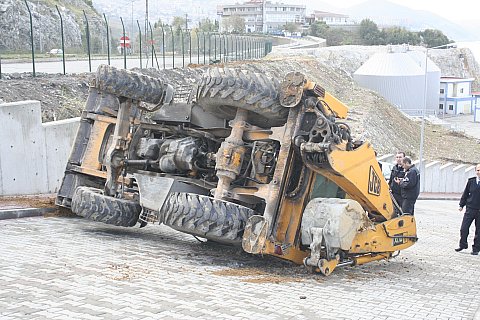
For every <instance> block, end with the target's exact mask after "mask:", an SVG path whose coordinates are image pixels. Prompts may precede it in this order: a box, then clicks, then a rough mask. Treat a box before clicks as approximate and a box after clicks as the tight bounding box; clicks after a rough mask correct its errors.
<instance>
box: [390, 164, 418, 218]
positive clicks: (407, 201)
mask: <svg viewBox="0 0 480 320" xmlns="http://www.w3.org/2000/svg"><path fill="white" fill-rule="evenodd" d="M402 163H403V169H404V170H405V177H404V178H403V179H401V178H395V182H397V183H398V185H399V186H400V190H401V192H402V198H403V201H402V211H403V212H404V213H410V214H411V215H413V214H414V211H415V202H416V201H417V198H418V195H419V194H420V171H418V169H417V167H415V165H414V164H412V159H410V158H409V157H405V158H403V160H402Z"/></svg>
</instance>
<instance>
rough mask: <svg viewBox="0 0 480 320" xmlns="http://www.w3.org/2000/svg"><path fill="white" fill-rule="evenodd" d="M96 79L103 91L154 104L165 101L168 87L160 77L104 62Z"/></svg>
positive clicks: (97, 85) (98, 70) (97, 84)
mask: <svg viewBox="0 0 480 320" xmlns="http://www.w3.org/2000/svg"><path fill="white" fill-rule="evenodd" d="M95 81H96V85H95V86H96V87H97V88H98V89H99V90H101V91H105V92H108V93H111V94H113V95H116V96H119V97H126V98H130V99H133V100H137V101H144V102H148V103H152V104H159V103H162V102H163V100H164V98H165V94H166V90H167V87H168V85H166V84H165V83H164V82H163V81H162V80H160V79H157V78H153V77H150V76H147V75H144V74H141V73H137V72H132V71H128V70H125V69H117V68H115V67H111V66H107V65H104V64H102V65H100V66H99V67H98V69H97V74H96V79H95Z"/></svg>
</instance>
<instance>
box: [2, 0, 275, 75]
mask: <svg viewBox="0 0 480 320" xmlns="http://www.w3.org/2000/svg"><path fill="white" fill-rule="evenodd" d="M24 3H25V6H26V8H27V11H26V12H27V14H28V18H29V19H28V20H29V28H28V31H26V30H27V28H24V29H21V30H23V31H24V33H28V37H27V36H26V35H25V34H24V35H23V36H24V38H25V39H27V38H28V40H29V47H30V50H29V51H30V52H29V53H28V55H27V54H25V53H24V54H23V55H22V58H23V59H22V60H23V61H25V59H26V60H27V61H28V64H30V65H31V66H27V65H26V64H25V62H23V63H21V64H22V65H21V66H20V67H19V66H18V64H16V65H15V67H14V66H13V64H11V63H10V61H9V62H8V63H7V62H6V59H5V58H4V59H3V60H2V56H1V51H0V78H1V77H2V70H3V72H4V74H5V73H12V72H30V71H31V73H32V75H33V76H34V77H35V76H36V73H37V72H48V73H63V74H66V73H77V72H86V71H89V72H92V70H95V68H96V66H98V65H99V64H102V63H105V64H108V65H114V66H117V67H123V68H125V69H126V68H129V69H130V68H158V69H173V68H179V67H182V68H183V67H186V66H188V65H189V64H214V63H224V62H228V61H236V60H247V59H248V60H250V59H260V58H262V57H264V56H265V55H267V54H268V53H269V52H271V50H272V40H271V38H269V37H268V36H266V35H263V34H232V33H219V32H215V31H209V32H207V31H201V30H199V29H191V30H189V29H183V28H181V27H172V26H171V25H164V24H158V23H155V24H154V26H153V27H152V24H151V23H150V22H145V21H143V22H142V21H138V20H136V27H137V28H136V29H137V30H135V31H136V32H135V33H136V34H135V35H133V33H134V30H132V29H134V23H133V19H132V21H131V23H130V25H129V27H130V28H129V29H130V30H129V31H130V34H127V32H126V31H125V23H124V20H123V18H122V17H120V19H119V20H120V24H121V32H120V34H119V33H118V32H114V33H112V28H111V27H110V23H111V22H112V21H109V19H107V17H106V15H105V14H103V19H102V20H101V21H100V19H99V18H98V16H93V17H92V16H89V15H88V14H87V13H86V12H85V10H83V24H84V28H82V29H84V30H81V32H82V34H81V35H80V36H81V45H80V46H78V45H73V44H72V41H67V40H68V37H66V36H65V34H66V33H69V34H71V33H72V32H69V31H70V30H69V28H70V27H71V23H68V21H67V17H66V16H62V12H61V10H60V9H59V8H58V6H56V13H57V14H58V17H57V19H56V20H58V21H55V22H54V23H57V24H58V33H59V36H58V38H59V39H60V40H61V41H57V42H59V43H58V44H57V45H56V47H57V48H55V49H51V50H49V51H45V50H44V47H45V44H44V45H43V46H42V37H43V38H44V37H45V35H44V34H45V32H41V31H40V32H39V26H38V25H35V24H36V19H38V17H35V16H34V15H32V12H31V10H30V9H31V8H30V6H29V3H28V2H27V1H26V0H24ZM30 5H31V4H30ZM34 17H35V19H34ZM68 18H69V19H71V17H68ZM64 22H65V23H64ZM92 22H93V23H92ZM115 23H117V22H115ZM34 30H35V31H34ZM112 34H113V35H112ZM129 35H130V36H131V38H130V37H129ZM50 40H51V39H50ZM43 43H46V40H45V39H43ZM7 49H8V48H7ZM3 51H7V52H13V51H15V50H5V48H3ZM16 51H18V50H16ZM9 60H10V59H9ZM39 60H41V61H39ZM87 62H88V63H87ZM2 63H3V68H2ZM27 68H28V70H27Z"/></svg>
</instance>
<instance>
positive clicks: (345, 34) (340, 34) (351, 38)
mask: <svg viewBox="0 0 480 320" xmlns="http://www.w3.org/2000/svg"><path fill="white" fill-rule="evenodd" d="M325 39H326V40H327V46H342V45H351V44H360V43H361V40H360V39H359V37H358V34H357V33H356V32H352V31H348V30H345V29H332V28H329V29H328V30H327V33H326V37H325Z"/></svg>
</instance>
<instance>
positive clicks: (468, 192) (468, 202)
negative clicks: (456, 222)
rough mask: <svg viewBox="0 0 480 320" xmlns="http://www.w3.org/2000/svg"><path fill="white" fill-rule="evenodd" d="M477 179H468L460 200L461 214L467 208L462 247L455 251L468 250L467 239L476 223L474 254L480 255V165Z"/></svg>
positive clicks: (462, 227)
mask: <svg viewBox="0 0 480 320" xmlns="http://www.w3.org/2000/svg"><path fill="white" fill-rule="evenodd" d="M475 171H476V173H477V176H476V177H472V178H470V179H468V181H467V185H466V187H465V191H463V195H462V198H461V199H460V208H458V210H459V211H460V212H462V211H463V207H465V206H467V209H466V210H465V214H464V215H463V220H462V226H461V227H460V245H459V247H458V248H457V249H455V251H457V252H458V251H462V250H463V249H467V248H468V243H467V238H468V231H469V229H470V225H471V224H472V222H473V221H475V238H474V239H473V246H472V254H473V255H475V256H476V255H478V252H479V251H480V164H477V166H476V167H475Z"/></svg>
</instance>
